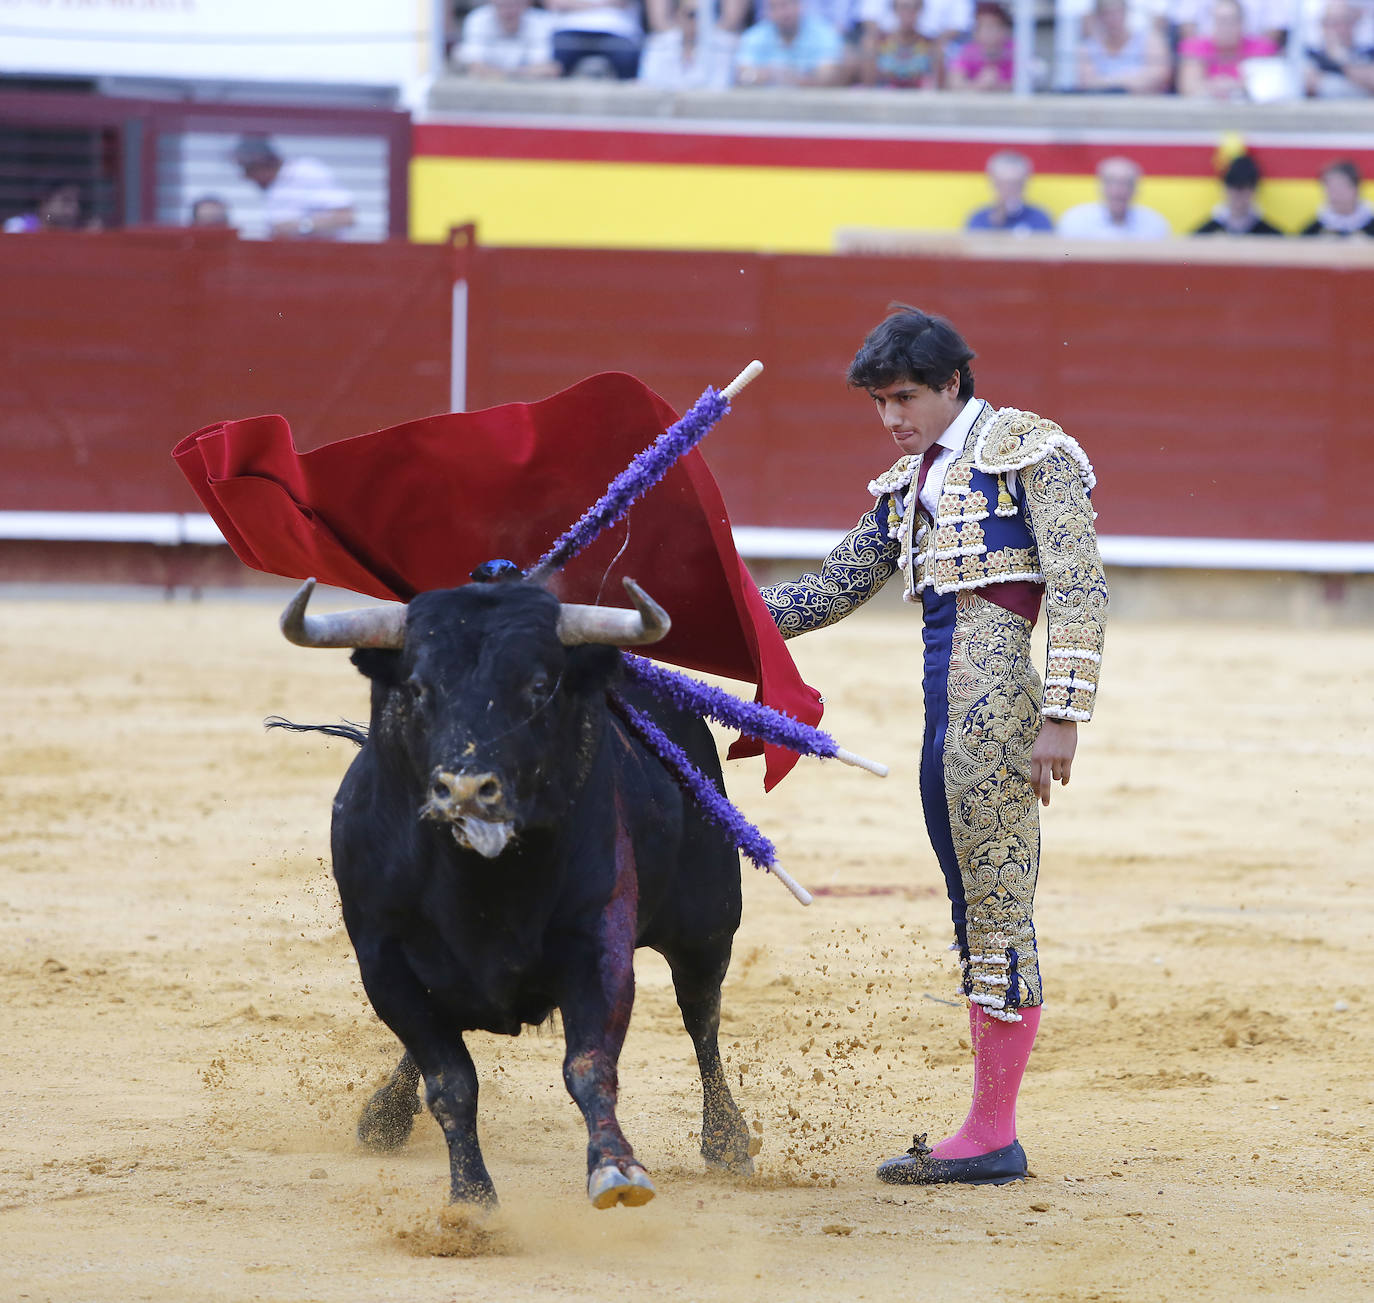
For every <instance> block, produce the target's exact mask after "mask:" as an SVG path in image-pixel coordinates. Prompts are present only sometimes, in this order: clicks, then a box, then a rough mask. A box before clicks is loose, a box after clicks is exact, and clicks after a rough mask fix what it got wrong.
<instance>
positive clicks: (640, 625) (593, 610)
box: [558, 579, 672, 647]
mask: <svg viewBox="0 0 1374 1303" xmlns="http://www.w3.org/2000/svg"><path fill="white" fill-rule="evenodd" d="M624 582H625V591H626V592H627V593H629V595H630V601H632V602H633V603H634V604H635V609H634V610H633V611H626V610H624V609H623V608H620V607H614V606H574V605H572V604H571V603H568V602H564V603H563V604H562V605H561V606H560V607H559V611H558V641H559V642H561V643H562V644H563V646H565V647H576V646H578V645H579V644H580V643H587V642H601V643H607V644H609V645H610V646H612V647H643V646H644V645H645V644H647V643H651V642H657V641H658V640H659V639H660V638H664V637H666V636H667V634H668V630H669V629H670V628H672V621H671V620H669V619H668V612H667V611H665V610H664V609H663V608H662V607H661V606H660V605H659V604H658V603H657V602H656V601H654V599H653V598H652V597H650V596H649V594H648V593H646V592H645V591H644V590H643V589H642V588H641V587H640V586H639V585H638V584H637V583H635V581H634V580H633V579H626V580H625V581H624Z"/></svg>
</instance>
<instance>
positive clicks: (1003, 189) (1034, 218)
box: [964, 149, 1054, 235]
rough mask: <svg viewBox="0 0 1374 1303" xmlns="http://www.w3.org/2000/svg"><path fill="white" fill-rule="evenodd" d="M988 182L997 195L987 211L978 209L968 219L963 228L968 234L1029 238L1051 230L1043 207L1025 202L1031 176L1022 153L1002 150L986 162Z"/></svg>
mask: <svg viewBox="0 0 1374 1303" xmlns="http://www.w3.org/2000/svg"><path fill="white" fill-rule="evenodd" d="M987 170H988V183H989V184H990V185H991V186H992V191H993V193H994V194H995V195H996V196H997V198H996V200H995V201H994V202H993V203H990V204H989V205H988V206H987V207H986V208H980V209H978V211H977V212H976V213H974V214H973V216H972V217H970V218H969V219H968V224H967V226H966V227H965V228H964V229H965V230H969V231H1014V232H1015V233H1016V234H1017V235H1029V234H1031V233H1032V232H1034V231H1040V232H1045V231H1052V230H1054V222H1053V221H1051V220H1050V215H1049V214H1048V213H1047V212H1045V211H1044V209H1042V208H1036V207H1034V206H1033V205H1031V204H1028V203H1027V202H1026V183H1027V182H1028V181H1029V180H1030V177H1031V164H1030V159H1028V158H1027V157H1026V156H1025V155H1024V154H1018V153H1016V152H1015V151H1014V150H1010V149H1004V150H1002V152H1001V153H998V154H994V155H993V156H992V157H991V158H990V159H988V169H987Z"/></svg>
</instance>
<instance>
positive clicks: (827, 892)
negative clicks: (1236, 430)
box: [0, 601, 1374, 1303]
mask: <svg viewBox="0 0 1374 1303" xmlns="http://www.w3.org/2000/svg"><path fill="white" fill-rule="evenodd" d="M918 638H919V633H918V629H917V624H916V619H915V617H914V615H912V614H910V613H907V612H903V611H898V610H885V611H880V612H875V613H865V614H864V615H861V616H860V617H857V618H855V619H854V620H851V621H850V622H849V623H848V624H847V625H844V626H841V627H840V628H838V629H835V630H831V631H829V632H827V633H823V634H820V635H816V636H814V637H812V638H809V639H805V640H803V641H802V642H801V643H794V644H793V646H794V648H795V649H796V651H797V653H798V659H799V660H800V662H801V664H802V668H803V670H804V672H805V673H806V675H807V677H808V678H809V679H810V681H812V682H813V683H815V684H817V685H818V686H820V687H821V688H822V689H823V690H824V691H825V692H826V693H827V694H828V696H829V700H830V706H829V710H828V713H827V724H828V726H829V727H830V728H831V729H832V730H833V731H834V732H835V734H836V735H837V736H838V737H839V738H840V739H841V740H842V741H843V742H844V743H845V744H846V745H848V746H851V747H853V748H854V749H856V750H859V751H862V752H865V753H867V754H870V755H875V756H878V757H880V758H883V759H886V760H888V761H889V762H891V764H892V765H893V768H894V774H893V777H892V778H891V779H889V780H888V781H887V782H886V783H880V782H879V781H878V780H876V779H873V778H871V777H868V776H866V775H863V774H860V773H857V772H855V771H852V770H847V769H843V768H840V767H838V766H836V765H826V766H821V765H818V764H816V763H815V762H803V764H802V765H801V767H800V768H799V769H798V771H797V773H796V774H795V775H794V776H793V777H792V778H791V779H789V780H788V781H787V782H786V783H785V784H784V785H783V787H782V788H781V789H780V790H779V791H778V792H776V793H774V794H773V795H772V796H770V797H767V798H765V797H764V796H763V794H762V789H761V784H760V782H759V770H758V768H757V762H747V763H746V764H744V765H739V766H735V767H733V770H732V774H731V781H732V786H733V789H734V792H735V794H736V796H737V798H738V799H739V800H740V801H741V803H742V804H743V806H744V807H745V809H746V810H747V811H748V812H750V813H751V814H752V815H753V816H754V817H755V818H756V819H757V820H758V821H759V822H760V823H761V824H762V826H763V828H764V830H765V831H766V832H767V833H769V834H770V835H771V836H772V837H773V838H774V839H775V840H776V841H777V842H778V844H779V848H780V851H781V853H782V861H783V863H784V864H785V866H786V867H788V868H789V869H790V870H791V871H792V872H793V873H794V874H795V875H796V876H797V877H798V878H799V879H801V881H803V882H804V883H807V884H808V885H810V886H811V887H813V888H816V889H819V890H820V891H821V892H822V893H824V894H821V895H820V896H819V898H818V899H817V901H816V904H815V905H814V906H813V907H812V908H811V909H810V910H802V909H800V908H799V907H798V906H797V905H796V904H795V903H794V902H793V901H792V900H791V898H790V897H789V896H787V894H786V893H785V892H784V891H783V890H782V888H781V887H780V886H778V884H776V883H774V882H770V881H768V880H767V879H766V878H764V877H762V876H761V875H759V874H758V873H757V872H755V871H754V870H753V869H751V868H747V867H746V869H745V920H744V925H743V927H742V929H741V931H740V934H739V937H738V941H737V945H736V951H735V962H734V966H733V968H732V969H731V973H730V977H729V980H728V983H727V986H726V992H725V1000H726V1021H725V1032H724V1036H723V1043H724V1046H725V1048H726V1052H727V1059H728V1062H729V1065H730V1072H731V1078H732V1082H733V1083H734V1085H735V1086H736V1093H737V1098H738V1099H739V1102H740V1104H741V1107H742V1108H743V1109H744V1112H745V1114H746V1116H747V1117H748V1118H749V1119H750V1120H751V1122H752V1123H753V1124H754V1125H755V1127H756V1129H757V1130H758V1131H759V1133H760V1138H761V1140H762V1143H763V1148H762V1152H761V1153H760V1155H759V1158H758V1160H757V1161H758V1168H759V1171H758V1176H757V1177H756V1178H755V1179H754V1180H752V1181H748V1182H743V1183H732V1182H729V1181H725V1180H722V1179H715V1178H711V1177H708V1176H706V1175H705V1174H703V1172H702V1171H701V1168H700V1161H699V1159H698V1157H697V1154H696V1136H695V1131H696V1129H697V1127H698V1126H699V1119H700V1114H699V1094H698V1085H697V1079H696V1073H695V1066H694V1061H693V1057H692V1052H691V1046H690V1043H689V1042H688V1040H687V1037H686V1035H685V1033H684V1032H683V1031H682V1028H681V1025H680V1023H679V1021H678V1015H677V1010H676V1007H675V1006H674V1004H673V1001H672V996H671V989H670V987H669V985H668V979H667V971H666V967H665V966H664V965H663V964H662V962H661V961H660V960H659V959H658V958H657V957H656V956H653V955H644V954H642V955H641V957H640V959H641V962H640V965H639V973H640V991H639V999H638V1004H637V1007H636V1011H635V1017H634V1021H633V1023H632V1026H631V1030H630V1037H629V1041H628V1044H627V1046H626V1051H625V1054H624V1057H623V1059H622V1061H621V1071H622V1078H623V1082H624V1089H623V1097H622V1099H623V1106H622V1109H621V1119H622V1121H623V1123H624V1124H625V1127H626V1131H627V1132H628V1133H629V1135H630V1137H631V1139H632V1140H633V1142H634V1143H635V1145H636V1147H637V1149H638V1152H639V1154H640V1156H641V1157H642V1158H643V1159H644V1160H645V1162H646V1163H647V1165H648V1166H649V1167H650V1169H651V1171H652V1172H653V1175H654V1177H655V1179H656V1181H657V1183H658V1188H659V1192H660V1193H659V1198H658V1199H657V1200H656V1201H655V1202H653V1203H652V1204H650V1205H649V1206H647V1207H645V1208H642V1209H637V1210H626V1209H619V1210H616V1211H614V1212H604V1213H598V1212H595V1211H593V1210H592V1209H591V1208H590V1206H589V1205H588V1204H587V1202H586V1198H585V1195H584V1193H583V1152H584V1144H585V1136H584V1132H583V1130H582V1127H581V1122H580V1118H579V1116H578V1114H577V1111H576V1109H575V1107H574V1106H573V1104H572V1103H571V1101H570V1100H569V1099H568V1098H567V1096H566V1094H565V1092H564V1090H563V1086H562V1082H561V1080H560V1076H559V1062H560V1058H561V1037H559V1036H558V1035H550V1034H544V1035H535V1034H529V1035H525V1036H522V1037H520V1038H518V1039H515V1040H509V1039H498V1038H495V1037H488V1036H477V1037H474V1038H472V1041H473V1050H474V1055H475V1057H476V1058H477V1061H478V1067H479V1070H480V1072H481V1075H482V1083H483V1084H482V1091H483V1095H482V1114H483V1119H484V1124H485V1126H484V1135H483V1142H484V1145H485V1149H486V1153H487V1157H488V1161H489V1164H490V1166H491V1168H492V1172H493V1175H494V1177H495V1179H496V1182H497V1185H498V1188H499V1189H500V1191H501V1194H502V1197H503V1201H504V1212H503V1213H502V1221H501V1224H500V1226H499V1227H498V1233H497V1234H496V1235H495V1236H494V1237H493V1238H492V1239H491V1240H490V1241H489V1242H487V1243H485V1244H482V1245H479V1246H478V1247H479V1248H481V1249H483V1252H481V1253H480V1254H479V1255H478V1256H469V1257H454V1256H440V1255H441V1254H443V1253H445V1252H448V1251H454V1250H461V1249H467V1248H471V1247H473V1243H474V1241H473V1239H472V1237H471V1236H468V1235H465V1234H461V1233H459V1232H458V1231H454V1230H443V1231H441V1230H439V1229H437V1223H436V1214H437V1213H438V1212H439V1211H440V1209H441V1208H442V1206H443V1202H444V1198H445V1192H446V1186H447V1177H446V1164H445V1161H444V1153H443V1146H442V1142H441V1138H440V1134H439V1130H438V1128H437V1127H436V1126H434V1124H433V1123H432V1122H431V1121H430V1120H429V1119H428V1118H421V1119H419V1121H418V1124H417V1132H416V1135H415V1137H414V1138H413V1139H412V1140H411V1142H410V1143H409V1145H408V1146H407V1147H406V1148H405V1149H403V1150H402V1151H400V1152H398V1153H397V1154H395V1155H394V1156H388V1157H378V1156H376V1155H374V1154H371V1153H367V1152H364V1151H362V1150H360V1149H359V1148H357V1147H356V1145H355V1143H354V1141H353V1123H354V1118H355V1115H356V1112H357V1110H358V1107H359V1105H360V1103H361V1102H362V1100H363V1098H364V1097H365V1096H366V1095H367V1094H368V1093H369V1092H370V1090H371V1089H372V1088H373V1085H374V1084H375V1083H376V1082H378V1081H379V1080H380V1078H381V1076H382V1074H383V1072H384V1071H385V1070H386V1069H387V1068H388V1067H389V1066H390V1065H391V1063H392V1062H393V1059H394V1057H395V1046H394V1044H393V1042H392V1038H391V1036H390V1033H389V1032H387V1031H386V1029H385V1028H384V1027H382V1026H381V1024H380V1023H378V1022H377V1021H376V1019H375V1018H374V1017H373V1016H372V1014H371V1013H370V1011H369V1009H368V1008H367V1006H366V1003H365V1001H364V999H363V995H362V992H361V989H360V986H359V983H358V980H357V975H356V969H355V966H354V962H353V958H352V955H351V952H350V950H349V947H348V943H347V940H346V938H345V936H344V933H343V929H342V926H341V924H340V921H339V917H338V909H337V904H336V901H335V896H334V889H333V884H332V881H331V879H330V877H329V872H328V865H327V855H328V818H329V808H330V800H331V797H332V794H333V791H334V788H335V785H336V784H337V782H338V779H339V777H340V775H341V774H342V772H343V770H344V767H345V765H346V764H347V762H348V759H349V757H350V754H351V748H350V747H349V746H347V745H346V744H344V743H341V742H331V741H329V740H327V739H322V738H311V737H297V736H287V735H282V734H267V733H264V732H263V730H262V728H261V723H260V721H261V720H262V718H263V717H264V716H266V715H269V714H273V713H277V712H281V713H284V714H288V715H290V716H291V717H293V718H295V719H300V720H312V721H313V720H331V719H336V718H338V717H340V716H346V717H349V718H355V719H356V718H365V715H366V698H365V694H364V686H363V682H362V680H361V679H359V678H358V677H357V676H356V675H355V674H354V672H353V670H352V669H351V668H350V667H349V665H348V664H347V662H346V659H345V657H344V654H343V653H334V652H314V653H312V652H307V651H301V650H298V649H295V648H292V647H289V646H288V645H286V644H285V643H284V642H283V641H281V640H280V638H279V636H278V635H277V633H276V631H275V608H274V607H273V606H271V605H269V604H266V603H262V602H256V601H250V602H216V601H207V602H205V603H203V604H195V605H192V604H174V605H162V604H157V603H142V602H137V603H110V602H91V603H76V602H38V601H23V602H10V603H7V604H6V607H5V610H4V619H3V624H2V625H0V743H2V746H0V755H3V774H4V781H3V785H2V786H0V971H2V972H3V984H2V985H0V991H2V992H3V1001H4V1013H3V1046H4V1055H3V1060H0V1298H3V1299H5V1300H21V1299H29V1300H35V1301H39V1300H52V1301H53V1303H56V1301H58V1300H61V1301H63V1303H74V1301H77V1300H80V1301H83V1303H85V1301H90V1303H110V1301H112V1300H118V1301H120V1303H123V1301H124V1300H143V1299H150V1300H216V1301H218V1300H224V1301H226V1303H230V1301H232V1303H237V1301H239V1300H253V1299H262V1300H272V1301H274V1303H276V1301H281V1303H286V1301H290V1303H304V1301H305V1300H319V1301H320V1303H347V1301H349V1300H358V1301H359V1303H364V1301H366V1303H372V1301H374V1300H378V1299H386V1300H396V1301H397V1303H407V1301H409V1300H438V1301H443V1303H447V1301H448V1300H459V1299H462V1300H469V1299H493V1300H502V1301H503V1303H506V1301H509V1303H519V1301H520V1300H532V1299H542V1298H549V1297H555V1298H586V1299H597V1300H609V1299H615V1298H627V1297H653V1298H656V1299H723V1300H752V1299H769V1300H776V1299H784V1300H792V1299H797V1300H828V1299H835V1300H839V1299H843V1300H846V1301H848V1300H854V1299H892V1300H898V1299H900V1300H903V1301H904V1303H906V1301H909V1300H913V1299H916V1300H921V1299H931V1300H934V1299H939V1300H963V1299H970V1300H972V1299H978V1300H981V1301H986V1300H990V1299H1003V1300H1033V1301H1037V1303H1038V1301H1040V1300H1154V1299H1162V1300H1176V1299H1184V1298H1189V1299H1191V1298H1202V1299H1210V1298H1217V1299H1230V1298H1235V1299H1243V1298H1251V1297H1253V1296H1256V1295H1259V1296H1264V1297H1270V1298H1292V1297H1297V1296H1298V1295H1299V1294H1302V1293H1304V1292H1307V1293H1309V1294H1310V1295H1311V1296H1314V1297H1317V1296H1319V1297H1321V1298H1322V1299H1324V1300H1345V1299H1369V1298H1371V1297H1374V1176H1371V1168H1372V1167H1374V1130H1372V1129H1371V1125H1370V1123H1371V1118H1372V1117H1374V1039H1371V1036H1370V1033H1369V1027H1370V1018H1371V1016H1374V991H1371V989H1370V975H1371V973H1372V972H1374V936H1372V934H1374V926H1372V925H1374V873H1371V868H1372V867H1374V856H1372V855H1371V851H1370V844H1371V838H1372V837H1374V826H1371V823H1372V821H1374V814H1372V812H1371V802H1370V797H1369V791H1370V772H1371V766H1374V727H1372V726H1374V633H1370V632H1368V631H1364V632H1349V631H1347V632H1330V631H1328V632H1320V633H1299V632H1291V631H1287V630H1284V631H1276V630H1263V629H1257V628H1236V627H1231V628H1225V629H1221V630H1219V631H1217V630H1207V629H1205V628H1204V627H1203V626H1201V625H1192V626H1175V627H1159V626H1146V625H1142V624H1134V625H1132V624H1118V626H1117V627H1115V628H1114V629H1113V630H1112V633H1111V635H1110V638H1109V645H1108V659H1107V665H1106V678H1105V682H1104V695H1103V702H1102V706H1101V710H1100V714H1099V718H1098V720H1097V721H1096V722H1094V723H1093V724H1092V725H1091V726H1089V727H1088V728H1086V729H1085V730H1083V740H1082V744H1081V747H1080V753H1079V760H1078V768H1077V770H1076V772H1075V778H1074V781H1073V784H1072V785H1071V786H1070V787H1069V788H1068V789H1067V790H1063V791H1057V792H1056V795H1055V799H1054V804H1053V806H1052V808H1051V810H1050V811H1049V812H1048V814H1047V816H1046V820H1045V824H1046V842H1047V850H1046V857H1045V869H1044V871H1043V872H1042V877H1041V891H1040V901H1039V909H1038V911H1037V912H1038V922H1039V925H1040V932H1041V938H1042V946H1043V949H1042V960H1043V965H1044V969H1045V972H1046V975H1047V990H1048V992H1049V993H1050V1001H1051V1003H1050V1005H1049V1007H1048V1008H1047V1011H1046V1015H1045V1021H1044V1027H1043V1030H1042V1033H1041V1041H1040V1045H1039V1047H1038V1048H1037V1051H1036V1054H1035V1057H1034V1058H1033V1059H1032V1064H1031V1072H1030V1075H1029V1077H1028V1080H1027V1085H1026V1088H1025V1091H1024V1093H1023V1096H1022V1109H1021V1137H1022V1140H1023V1141H1024V1143H1025V1144H1026V1147H1027V1150H1028V1151H1029V1153H1030V1155H1031V1164H1032V1169H1033V1171H1034V1173H1035V1179H1034V1180H1031V1181H1027V1182H1025V1183H1023V1184H1019V1185H1012V1186H1007V1187H1004V1188H1000V1189H942V1190H935V1191H931V1192H926V1191H902V1190H897V1191H895V1192H894V1191H893V1190H890V1189H889V1188H887V1187H884V1186H881V1185H879V1184H878V1183H877V1182H876V1181H875V1180H874V1179H873V1176H872V1171H873V1167H874V1165H875V1163H876V1162H877V1160H879V1159H880V1158H883V1157H885V1156H888V1155H891V1154H895V1153H899V1152H901V1150H903V1149H904V1148H905V1147H906V1146H907V1144H909V1143H910V1137H911V1134H912V1132H913V1131H928V1132H930V1133H931V1134H932V1137H935V1136H939V1135H942V1134H943V1133H944V1131H945V1130H946V1129H947V1128H948V1127H949V1126H950V1125H951V1124H953V1123H956V1122H957V1121H958V1120H959V1119H960V1118H961V1117H962V1113H963V1107H964V1104H965V1102H966V1091H967V1088H968V1084H969V1080H970V1069H971V1060H970V1058H969V1054H968V1050H967V1045H966V1031H967V1029H966V1026H965V1015H964V1012H963V1010H962V1008H956V1007H954V1006H953V1005H952V1004H950V1003H949V1002H948V1001H949V997H950V994H951V991H952V988H953V985H954V982H953V969H952V967H951V965H950V962H949V958H948V956H947V955H946V954H945V953H944V951H945V944H946V941H947V929H948V915H947V912H946V904H945V901H944V899H943V895H942V893H941V892H940V891H939V890H937V886H938V881H939V879H938V873H937V870H936V867H935V864H934V861H933V858H932V856H931V853H930V851H929V850H928V849H927V847H926V845H925V838H924V832H923V829H922V825H921V820H920V813H919V806H918V803H917V798H916V793H915V775H914V766H915V763H916V754H917V752H916V746H917V740H918V736H919V728H920V700H919V691H918V684H917V681H916V673H917V669H916V667H917V665H918V658H917V655H916V652H915V647H916V645H917V641H918ZM896 666H906V667H909V668H908V673H907V679H906V681H905V682H892V683H883V682H882V681H880V680H879V678H878V677H877V673H878V671H879V670H880V669H882V668H884V667H896Z"/></svg>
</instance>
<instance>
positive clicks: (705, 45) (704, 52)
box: [639, 0, 739, 90]
mask: <svg viewBox="0 0 1374 1303" xmlns="http://www.w3.org/2000/svg"><path fill="white" fill-rule="evenodd" d="M669 12H670V13H671V15H672V21H671V25H670V26H669V27H667V28H666V29H664V30H662V31H654V32H650V33H649V35H648V36H647V37H646V38H645V40H644V52H643V54H642V55H641V56H640V59H639V80H640V81H642V82H643V83H644V84H645V85H646V86H655V87H657V88H658V89H659V90H724V89H725V88H726V87H728V86H729V85H730V83H731V82H732V81H733V80H734V71H735V70H734V63H735V47H736V46H737V45H738V44H739V38H738V36H736V35H735V33H734V32H732V31H729V30H727V29H726V28H724V27H713V28H712V29H711V30H710V32H708V33H706V34H705V35H703V34H702V33H701V32H700V31H698V29H697V0H670V8H669Z"/></svg>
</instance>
